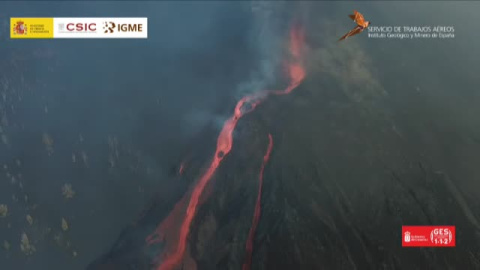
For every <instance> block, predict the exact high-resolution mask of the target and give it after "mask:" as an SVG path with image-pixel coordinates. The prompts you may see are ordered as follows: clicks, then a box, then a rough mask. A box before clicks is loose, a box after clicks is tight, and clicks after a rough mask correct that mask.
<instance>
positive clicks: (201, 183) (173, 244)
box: [146, 27, 305, 270]
mask: <svg viewBox="0 0 480 270" xmlns="http://www.w3.org/2000/svg"><path fill="white" fill-rule="evenodd" d="M303 39H304V35H303V30H302V29H301V28H300V27H293V28H292V29H291V31H290V43H289V51H290V59H288V60H287V61H286V62H287V64H286V67H287V72H288V75H289V79H290V82H289V84H288V86H287V88H285V89H284V90H274V91H262V92H259V93H254V94H251V95H247V96H244V97H243V98H241V99H240V100H239V101H238V103H237V105H236V106H235V110H234V113H233V115H232V116H231V117H230V118H229V119H228V120H227V121H225V123H224V125H223V128H222V130H221V132H220V134H219V136H218V139H217V148H216V151H215V155H214V156H213V158H212V161H211V163H210V165H209V166H208V169H207V170H206V171H205V173H204V174H203V175H202V176H201V177H200V179H199V180H198V181H197V183H196V185H195V186H194V187H193V190H192V193H191V195H190V199H188V193H186V194H185V196H184V197H183V199H182V200H181V201H180V202H179V203H178V204H177V205H176V206H175V208H174V209H173V211H172V212H171V213H170V215H169V216H168V217H167V218H166V219H165V220H164V221H163V222H162V223H161V224H160V225H159V226H158V227H157V229H156V231H155V232H154V233H153V234H151V235H150V236H149V237H147V239H146V241H147V243H148V244H149V245H151V244H155V243H158V242H166V248H165V249H164V250H165V251H164V254H163V255H162V257H160V258H158V263H160V264H159V265H158V267H157V268H156V269H157V270H173V269H175V268H176V267H177V266H179V264H180V263H181V261H182V259H183V257H184V254H185V250H186V247H187V237H188V234H189V232H190V226H191V224H192V221H193V218H194V217H195V214H196V212H197V207H198V205H199V200H200V197H201V195H202V193H203V191H204V189H205V187H206V185H207V184H208V182H209V181H210V180H211V179H212V177H213V175H214V174H215V172H216V170H217V168H218V166H219V165H220V163H221V162H222V160H223V159H224V158H225V157H226V156H227V155H228V154H229V153H230V151H231V149H232V145H233V131H234V130H235V127H236V125H237V123H238V121H239V120H240V118H242V117H243V116H244V115H246V114H247V113H249V112H252V111H253V110H255V108H256V107H257V106H258V105H259V104H260V103H261V102H263V100H265V98H266V97H267V96H268V95H270V94H273V95H285V94H289V93H290V92H292V91H293V90H294V89H295V88H296V87H297V86H298V85H299V84H300V83H301V82H302V81H303V79H304V78H305V69H304V68H303V65H302V59H301V54H302V48H303V44H304V40H303ZM247 105H248V106H247ZM270 140H271V137H270ZM187 200H188V205H187V208H186V212H185V215H184V218H183V221H182V222H181V226H180V228H179V231H178V232H176V231H175V226H173V225H172V223H173V222H175V221H176V219H179V218H181V214H182V212H181V210H182V207H181V206H182V204H183V203H182V202H186V201H187ZM256 211H257V210H256ZM177 222H178V221H177ZM257 222H258V221H257ZM254 225H255V224H254ZM253 230H254V228H253ZM167 231H168V233H167ZM177 233H178V237H177V238H175V239H170V237H175V236H176V235H177ZM167 238H168V239H167Z"/></svg>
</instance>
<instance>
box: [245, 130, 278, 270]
mask: <svg viewBox="0 0 480 270" xmlns="http://www.w3.org/2000/svg"><path fill="white" fill-rule="evenodd" d="M268 140H269V142H268V148H267V152H266V153H265V155H264V156H263V163H262V167H261V168H260V174H259V176H258V180H259V181H258V193H257V201H256V202H255V211H254V212H253V220H252V227H250V231H249V232H248V238H247V243H246V245H245V249H246V253H247V254H246V257H245V263H244V264H243V268H242V269H243V270H250V266H251V265H252V252H253V240H254V238H255V231H256V230H257V226H258V222H259V221H260V215H261V212H262V206H261V202H262V187H263V171H264V170H265V165H267V162H268V160H269V159H270V154H271V153H272V148H273V139H272V135H271V134H268Z"/></svg>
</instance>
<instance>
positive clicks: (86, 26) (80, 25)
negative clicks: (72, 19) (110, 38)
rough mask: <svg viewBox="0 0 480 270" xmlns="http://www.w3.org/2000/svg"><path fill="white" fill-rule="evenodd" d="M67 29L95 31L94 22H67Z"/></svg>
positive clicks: (95, 25)
mask: <svg viewBox="0 0 480 270" xmlns="http://www.w3.org/2000/svg"><path fill="white" fill-rule="evenodd" d="M67 31H70V32H95V31H97V24H96V23H68V24H67Z"/></svg>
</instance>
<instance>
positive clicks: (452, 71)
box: [0, 1, 480, 270]
mask: <svg viewBox="0 0 480 270" xmlns="http://www.w3.org/2000/svg"><path fill="white" fill-rule="evenodd" d="M9 5H10V6H8V7H9V8H10V9H12V10H13V9H15V8H16V7H15V6H14V4H9ZM36 5H38V7H37V9H36V10H33V9H32V11H28V12H31V13H32V14H33V13H34V11H35V12H36V13H38V12H39V11H41V12H40V13H42V12H43V13H44V14H43V13H42V16H58V14H61V15H62V16H74V15H75V16H79V15H78V14H73V13H72V14H68V11H67V10H69V8H67V7H66V6H62V5H59V7H58V10H51V9H49V8H48V4H46V3H43V4H36ZM453 6H455V8H456V10H460V11H458V13H456V12H453V14H452V13H449V12H451V10H453V9H452V7H453ZM109 8H110V7H109V6H108V5H107V4H90V6H88V5H85V6H84V7H82V10H80V11H82V12H84V13H88V14H89V15H91V16H100V15H98V14H97V13H101V11H102V10H103V11H105V10H109ZM476 8H478V4H477V3H473V2H472V3H467V2H464V3H456V4H454V3H449V2H441V3H434V2H422V3H414V2H405V3H400V2H395V3H379V2H372V3H369V2H355V4H353V3H350V2H341V3H333V2H318V3H317V2H299V3H293V2H292V3H277V2H275V1H272V2H264V3H261V4H258V3H256V4H252V3H248V2H235V3H233V2H231V3H214V2H204V3H193V2H185V3H182V4H173V3H168V2H165V3H143V4H142V3H141V4H133V3H128V2H126V3H121V4H118V7H116V9H118V10H117V11H116V12H117V13H118V15H115V16H117V17H120V16H139V17H144V16H148V17H149V24H151V25H150V27H149V29H151V30H150V31H151V32H149V39H148V40H145V41H118V42H110V41H109V42H105V41H92V42H90V41H88V42H87V41H76V42H74V41H65V42H63V43H62V42H59V43H55V42H51V43H48V42H42V41H35V42H36V43H35V42H32V43H27V42H24V43H20V42H19V43H14V42H13V41H12V40H4V39H2V42H4V41H5V42H6V44H7V49H5V48H0V53H1V54H2V55H5V57H6V58H5V59H6V60H5V61H4V62H3V63H1V64H0V69H1V70H2V74H0V81H1V82H2V84H1V85H0V87H1V88H0V89H1V91H2V94H3V100H1V99H0V105H1V107H0V109H1V110H0V113H1V115H0V116H1V117H2V118H1V119H0V120H1V134H0V135H1V136H2V142H3V145H2V146H0V147H1V148H0V161H1V163H0V164H1V165H2V166H3V170H4V174H3V175H2V176H0V177H1V178H0V196H1V197H0V204H3V205H7V206H8V212H7V213H6V215H5V216H4V217H3V216H2V215H1V212H0V241H1V242H2V243H3V244H2V245H3V249H2V253H0V265H4V266H6V268H5V269H32V268H33V267H34V266H36V268H38V269H52V270H54V269H85V268H87V269H88V270H107V269H115V270H133V269H156V270H157V269H159V270H167V269H170V270H175V269H182V267H183V269H199V270H202V269H208V270H209V269H222V270H223V269H242V267H243V269H244V270H245V269H249V268H251V269H275V270H282V269H480V214H479V213H480V200H479V192H480V182H478V181H477V180H478V179H479V177H480V169H479V168H478V161H480V151H479V150H480V125H479V124H478V123H479V121H478V117H477V116H478V115H480V106H479V104H480V92H479V91H478V85H479V83H480V81H479V77H478V76H477V73H478V67H477V66H475V63H476V62H478V61H479V60H480V59H478V56H476V55H470V54H468V53H467V52H468V51H473V50H475V49H476V48H478V45H480V44H479V43H480V40H479V39H478V38H473V37H470V35H469V33H471V32H472V31H474V30H475V26H474V25H472V24H471V20H472V18H473V17H474V15H473V13H472V14H471V16H465V15H461V14H464V13H467V14H468V13H469V12H471V11H472V10H475V9H476ZM353 9H358V10H361V11H362V13H364V15H365V16H367V14H368V16H369V17H370V18H372V21H374V22H375V21H376V23H377V24H379V25H382V24H384V25H386V24H392V25H394V24H401V23H402V20H404V19H409V20H410V21H411V23H412V24H429V25H436V24H440V23H442V24H451V25H455V29H456V38H455V39H453V40H443V41H442V40H404V41H399V40H397V41H392V40H376V39H369V38H367V37H366V35H363V34H361V35H358V36H355V37H353V38H351V39H348V40H347V41H346V42H343V43H340V44H339V43H337V40H338V38H339V37H340V36H341V35H343V34H344V32H345V31H348V30H349V27H351V26H352V23H351V22H350V21H349V20H348V17H347V14H349V13H351V11H352V10H353ZM6 10H8V9H6ZM388 10H395V11H396V12H395V14H392V13H391V12H388V14H389V15H388V16H386V15H385V13H386V11H388ZM412 10H414V12H412ZM167 11H168V12H167ZM433 11H434V12H433ZM28 12H27V13H28ZM65 12H66V13H67V14H65ZM70 12H71V11H70ZM110 12H111V10H110ZM461 12H464V13H461ZM52 13H53V14H52ZM57 13H58V14H57ZM427 13H428V14H447V13H448V14H449V16H438V17H437V16H436V17H428V16H425V15H424V14H427ZM171 14H176V16H173V15H171ZM407 14H408V15H407ZM12 16H13V15H12ZM35 16H39V15H38V14H36V15H35ZM438 18H446V19H444V21H439V19H438ZM4 20H5V18H2V22H3V21H4ZM6 27H7V26H5V27H3V28H6ZM292 31H299V32H295V33H297V34H295V35H293V37H294V40H297V39H296V38H299V39H298V40H300V39H301V40H303V42H293V43H292ZM187 34H188V35H187ZM364 34H365V33H364ZM300 37H301V38H300ZM467 37H468V38H467ZM107 45H108V46H107ZM132 48H135V49H136V50H135V51H136V52H137V53H136V54H131V53H126V52H127V51H130V52H131V51H133V50H132ZM292 48H293V49H292ZM297 49H298V50H299V51H301V54H299V55H297V53H296V52H297ZM79 51H80V52H82V54H77V53H76V52H79ZM297 64H298V65H301V69H302V70H303V71H305V77H302V80H300V81H299V84H298V85H295V87H294V89H293V88H292V91H291V92H289V93H285V94H284V93H283V92H282V94H270V95H266V96H265V95H260V94H259V93H261V92H262V91H267V90H277V91H281V90H284V89H286V88H287V87H289V85H291V84H292V81H294V79H292V78H293V77H292V76H291V74H292V69H291V67H292V65H293V66H294V67H295V68H294V69H293V71H294V73H295V74H297V75H298V74H299V73H298V72H299V70H298V69H297V68H298V67H297V66H295V65H297ZM289 67H290V69H289ZM86 77H88V78H90V79H85V78H86ZM252 95H253V96H255V97H256V98H255V99H253V102H250V103H248V104H247V105H245V107H243V108H242V112H243V113H242V115H241V117H240V118H239V119H236V118H234V120H235V123H236V126H235V129H234V131H233V133H232V136H233V137H232V138H233V140H232V148H231V150H230V149H229V151H227V152H226V153H225V152H222V153H220V155H218V154H219V153H218V152H217V153H216V152H215V149H216V147H217V146H218V145H217V137H218V136H219V134H220V136H222V135H221V134H222V133H221V131H222V128H224V124H225V123H226V121H229V120H228V119H229V117H231V116H232V114H233V111H234V108H235V104H236V103H237V102H238V101H239V100H241V99H242V97H245V96H252ZM258 100H260V101H261V102H259V103H258V104H257V103H255V102H256V101H258ZM249 104H250V105H251V104H257V106H256V107H254V108H252V107H249V106H248V105H249ZM249 109H252V111H250V112H248V113H245V112H246V111H248V110H249ZM230 119H233V118H230ZM237 120H238V122H237ZM269 134H271V141H270V139H269ZM269 142H271V143H272V144H271V145H272V148H271V153H270V152H269V151H268V148H269ZM222 149H225V148H222ZM218 159H220V162H219V163H218V167H215V168H216V169H215V170H213V173H212V177H211V179H209V181H208V183H207V184H206V185H205V188H204V189H203V190H202V192H201V194H200V196H199V200H198V205H197V208H196V209H195V211H194V212H188V213H187V211H186V209H187V207H186V205H188V203H189V202H190V201H191V198H192V196H191V194H192V193H195V192H194V191H195V190H196V187H198V184H199V182H201V179H202V175H205V174H206V173H208V172H209V166H211V162H212V161H215V160H218ZM262 171H263V173H262ZM261 176H262V177H263V185H262V193H261V195H262V196H261V199H260V200H259V202H260V203H259V204H256V202H257V195H258V190H259V179H260V177H261ZM70 189H73V191H72V190H70ZM258 205H260V207H261V212H260V215H259V219H258V226H257V227H256V230H255V231H254V232H255V233H254V237H253V238H252V243H253V245H252V247H253V252H252V256H251V265H250V263H247V262H248V261H249V259H248V258H249V256H248V254H247V252H246V243H247V241H248V237H249V232H250V230H251V227H252V219H253V218H254V210H255V208H256V207H258ZM172 213H173V214H172ZM189 214H191V215H192V217H193V218H192V220H191V223H188V224H187V225H188V226H185V225H183V226H184V227H185V228H188V233H187V234H186V238H185V242H184V243H185V250H184V252H181V256H180V257H179V260H178V261H175V262H174V263H171V264H169V265H167V264H168V263H167V262H172V259H171V258H172V257H174V255H172V254H176V252H175V251H178V246H179V241H178V239H179V236H178V235H179V233H180V231H181V228H182V227H181V226H182V224H185V223H184V221H185V216H186V215H189ZM64 221H65V222H64ZM253 223H254V222H253ZM402 225H455V226H456V238H457V239H456V247H455V248H402V247H401V239H402V235H401V226H402ZM157 227H158V228H160V230H159V231H160V232H161V233H160V234H159V235H157V236H160V238H162V237H163V240H158V241H157V240H155V241H148V240H152V238H151V237H152V235H155V232H156V231H157V232H158V230H157V229H158V228H157ZM23 235H26V236H28V245H26V244H25V237H23ZM22 239H23V241H22ZM32 247H34V248H32ZM246 264H247V266H245V265H246ZM168 266H172V267H168Z"/></svg>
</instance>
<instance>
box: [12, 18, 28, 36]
mask: <svg viewBox="0 0 480 270" xmlns="http://www.w3.org/2000/svg"><path fill="white" fill-rule="evenodd" d="M27 30H28V28H27V25H26V24H25V23H24V22H23V21H18V22H17V23H15V24H14V25H13V33H14V34H15V35H26V34H27Z"/></svg>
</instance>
